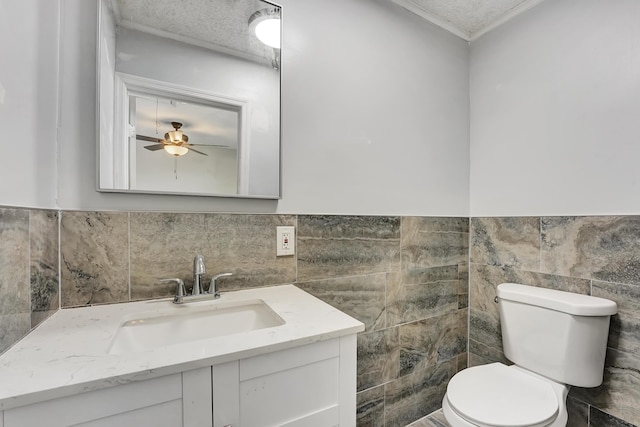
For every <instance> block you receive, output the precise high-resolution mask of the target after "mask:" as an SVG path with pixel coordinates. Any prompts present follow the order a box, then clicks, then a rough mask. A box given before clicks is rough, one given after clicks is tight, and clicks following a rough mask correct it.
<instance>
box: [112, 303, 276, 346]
mask: <svg viewBox="0 0 640 427" xmlns="http://www.w3.org/2000/svg"><path fill="white" fill-rule="evenodd" d="M166 304H169V303H166ZM284 323H285V322H284V320H282V318H281V317H280V316H278V315H277V314H276V313H275V312H274V311H273V310H272V309H271V307H269V306H268V305H267V304H266V303H265V302H264V301H262V300H250V301H237V302H229V303H224V302H220V301H206V302H200V303H191V304H184V305H173V306H171V307H169V308H165V309H162V310H156V311H149V312H144V313H137V314H135V315H133V316H129V318H125V319H123V322H122V323H121V324H120V327H119V328H118V331H117V332H116V335H115V336H114V338H113V340H112V341H111V345H110V346H109V354H126V353H132V352H140V351H146V350H153V349H156V348H160V347H165V346H169V345H174V344H179V343H185V342H189V341H197V340H203V339H209V338H214V337H220V336H224V335H231V334H237V333H241V332H250V331H255V330H257V329H264V328H271V327H274V326H280V325H283V324H284Z"/></svg>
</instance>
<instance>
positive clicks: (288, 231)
mask: <svg viewBox="0 0 640 427" xmlns="http://www.w3.org/2000/svg"><path fill="white" fill-rule="evenodd" d="M295 233H296V228H295V227H293V226H280V227H276V256H289V255H295V253H296V234H295ZM285 238H286V241H285Z"/></svg>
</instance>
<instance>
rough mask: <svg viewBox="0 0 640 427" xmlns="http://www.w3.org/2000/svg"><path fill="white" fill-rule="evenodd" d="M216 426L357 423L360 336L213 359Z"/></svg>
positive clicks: (346, 425)
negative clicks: (232, 358) (221, 360)
mask: <svg viewBox="0 0 640 427" xmlns="http://www.w3.org/2000/svg"><path fill="white" fill-rule="evenodd" d="M212 373H213V384H214V386H213V420H214V423H213V425H214V427H225V426H231V427H266V426H283V427H285V426H286V427H331V426H341V427H355V425H356V336H355V335H348V336H344V337H341V338H335V339H331V340H328V341H322V342H317V343H313V344H308V345H304V346H300V347H295V348H292V349H288V350H283V351H277V352H273V353H268V354H264V355H260V356H255V357H251V358H248V359H242V360H239V361H233V362H228V363H224V364H220V365H214V366H213V369H212Z"/></svg>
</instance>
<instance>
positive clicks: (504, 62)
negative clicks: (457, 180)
mask: <svg viewBox="0 0 640 427" xmlns="http://www.w3.org/2000/svg"><path fill="white" fill-rule="evenodd" d="M639 23H640V2H638V1H637V0H610V1H602V0H552V1H546V2H544V3H542V4H541V5H539V6H537V7H536V8H534V9H532V10H530V11H528V12H527V13H526V14H525V15H523V16H521V17H519V18H517V19H515V20H513V21H511V22H509V23H508V24H506V25H504V26H502V27H499V28H498V29H496V30H494V31H493V32H491V33H489V34H487V35H486V36H484V37H482V38H481V39H480V40H478V41H477V42H474V43H473V44H472V48H471V177H470V182H471V215H472V216H512V215H513V216H519V215H588V214H639V213H640V197H639V191H640V187H639V185H640V168H639V167H638V163H639V160H640V25H639Z"/></svg>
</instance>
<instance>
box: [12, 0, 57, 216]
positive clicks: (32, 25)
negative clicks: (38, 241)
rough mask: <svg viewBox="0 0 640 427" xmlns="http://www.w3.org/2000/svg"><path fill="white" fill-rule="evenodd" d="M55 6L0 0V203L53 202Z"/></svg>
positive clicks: (49, 2)
mask: <svg viewBox="0 0 640 427" xmlns="http://www.w3.org/2000/svg"><path fill="white" fill-rule="evenodd" d="M59 6H60V5H59V2H58V1H54V0H47V1H39V0H20V1H12V0H0V64H1V65H0V129H1V130H2V140H1V142H0V146H1V147H2V152H1V155H0V205H8V206H23V207H41V208H52V207H55V204H56V202H55V197H56V169H55V166H56V120H57V90H58V86H57V82H58V43H57V41H58V40H57V39H58V37H57V35H58V25H59V24H58V15H59Z"/></svg>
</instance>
